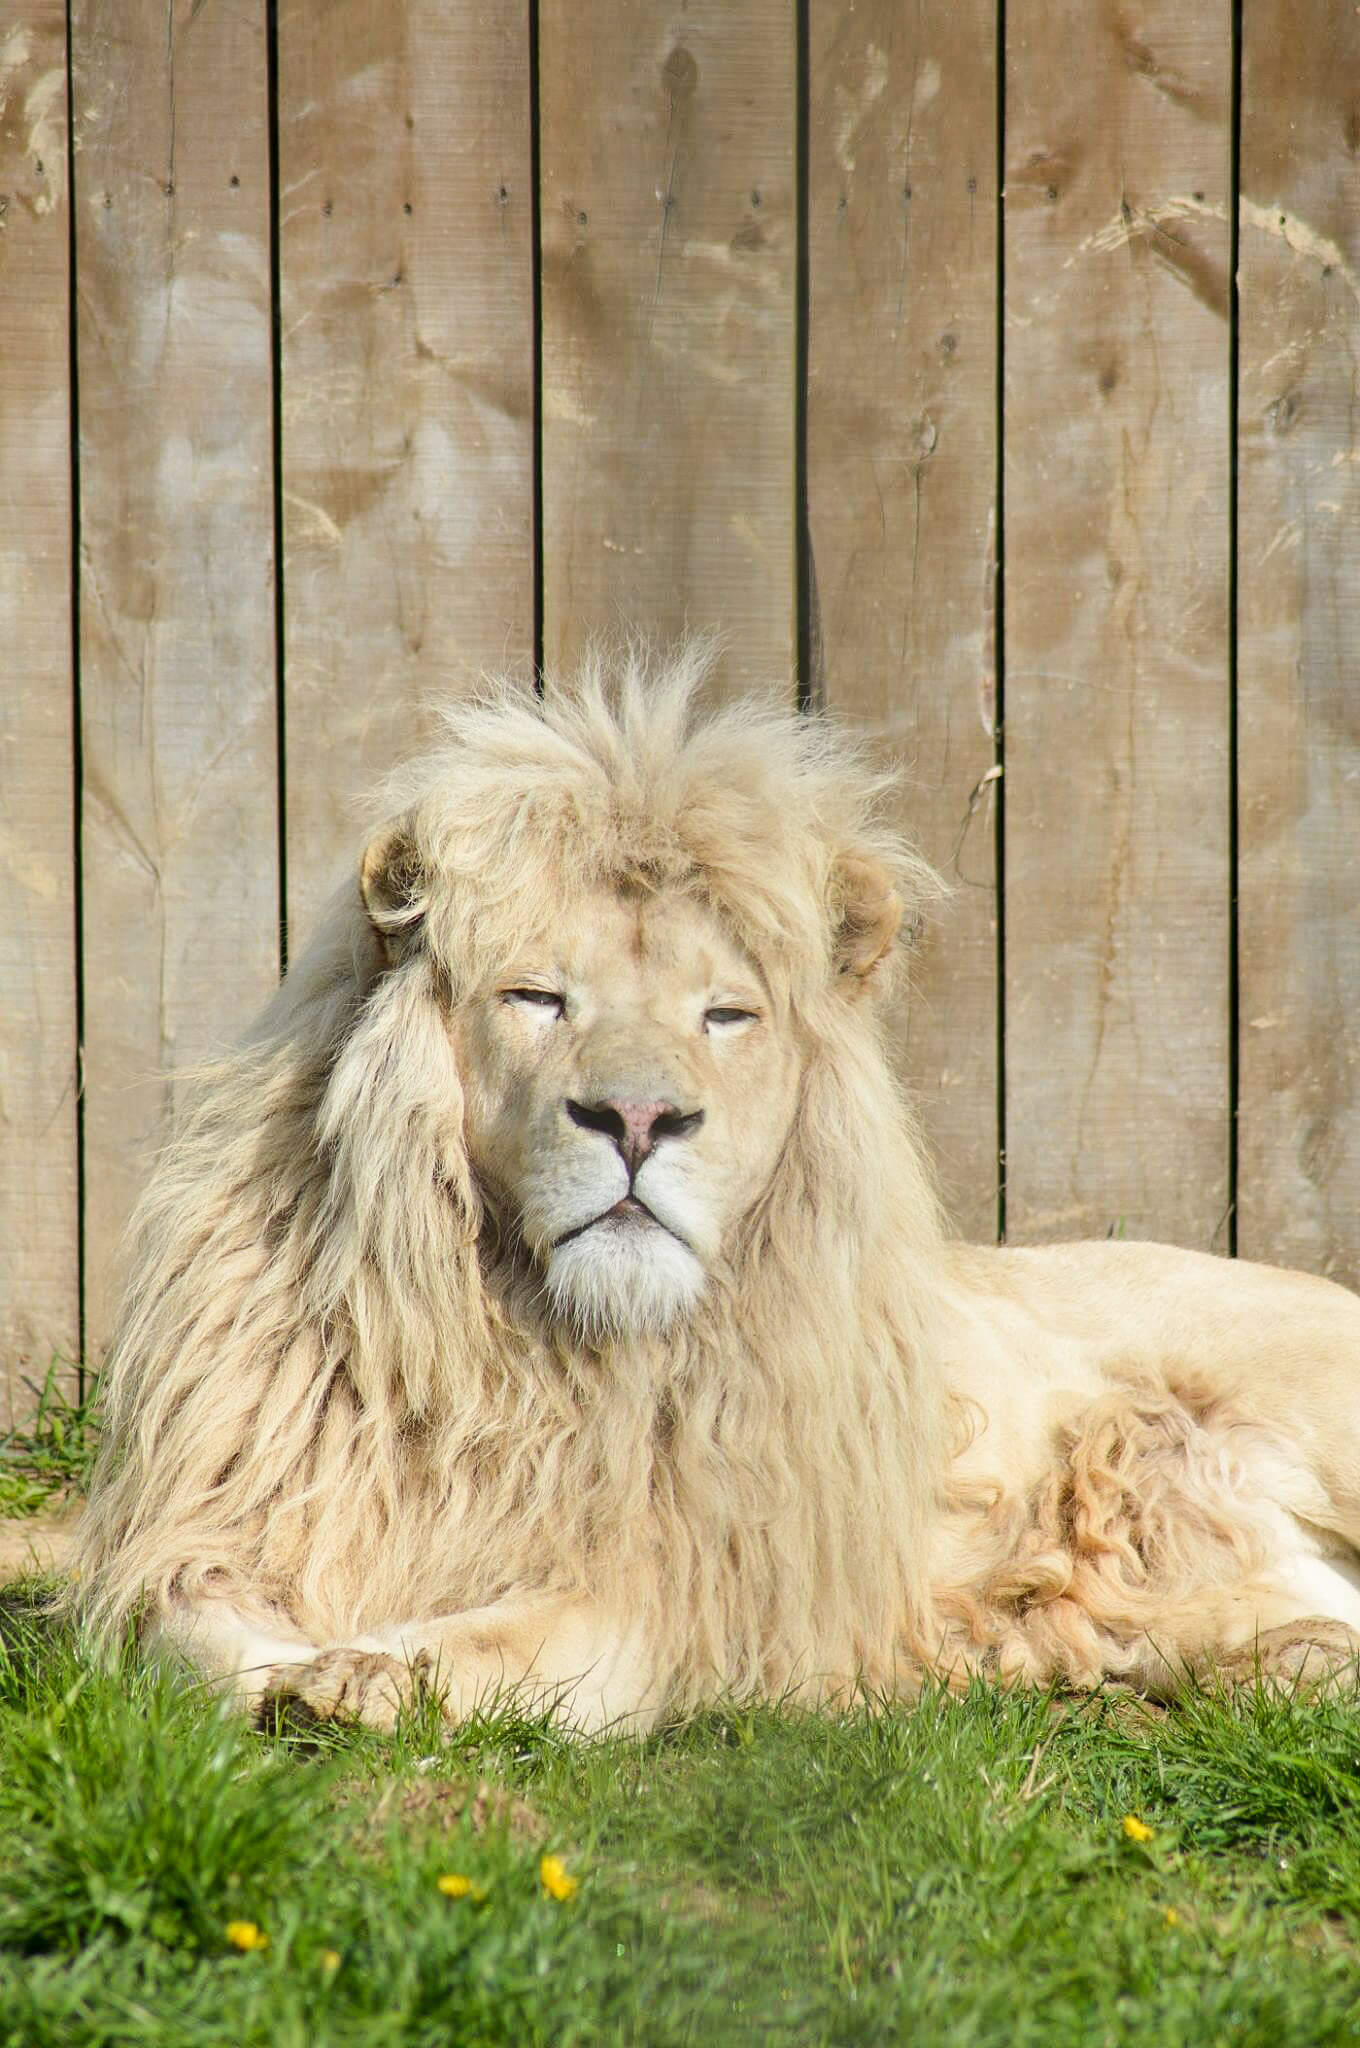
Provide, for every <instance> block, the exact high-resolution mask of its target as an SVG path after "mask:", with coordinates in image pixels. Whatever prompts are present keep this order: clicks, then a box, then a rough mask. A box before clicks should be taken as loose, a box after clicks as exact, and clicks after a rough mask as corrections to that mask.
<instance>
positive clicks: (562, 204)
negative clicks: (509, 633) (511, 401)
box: [539, 0, 796, 688]
mask: <svg viewBox="0 0 1360 2048" xmlns="http://www.w3.org/2000/svg"><path fill="white" fill-rule="evenodd" d="M539 76H540V108H541V167H542V175H541V189H542V215H543V608H544V644H545V650H546V660H547V663H548V665H549V666H551V665H553V664H570V663H571V662H573V661H574V660H575V658H576V657H577V656H578V655H579V653H580V652H581V649H582V647H583V646H584V644H585V642H586V640H587V639H588V638H589V637H590V636H591V635H592V634H594V635H598V634H600V633H602V632H603V633H610V632H615V633H617V632H618V631H619V630H620V629H623V628H629V627H635V628H638V629H640V630H642V631H644V632H646V633H648V634H651V635H653V636H657V637H660V638H662V639H666V638H673V637H674V636H675V635H677V634H679V633H680V632H682V631H683V630H685V629H686V628H702V627H708V626H716V627H718V628H720V630H721V632H722V635H723V639H724V643H725V647H726V653H725V656H724V661H723V677H724V680H725V682H726V684H727V686H728V687H730V688H738V687H742V686H749V685H750V684H752V683H762V684H766V685H769V684H776V685H779V684H783V685H784V686H786V687H789V686H790V678H791V675H792V671H793V663H794V653H795V616H794V614H795V596H794V538H795V536H794V494H793V474H794V445H795V435H794V417H795V405H794V294H795V268H796V232H795V210H794V201H795V191H794V184H795V177H794V173H795V162H794V159H795V108H796V93H795V50H794V37H793V18H792V16H791V15H790V13H789V10H788V8H787V7H785V6H783V5H782V4H779V0H750V4H749V5H746V6H743V7H740V8H734V7H731V6H729V5H727V4H726V0H693V4H691V5H688V6H685V7H682V8H680V9H676V8H675V7H673V6H671V5H669V4H663V0H637V4H636V5H634V6H631V7H628V8H607V7H596V8H582V7H580V6H577V5H572V4H569V0H542V4H541V6H540V10H539Z"/></svg>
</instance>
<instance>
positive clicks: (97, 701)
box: [71, 0, 278, 1360]
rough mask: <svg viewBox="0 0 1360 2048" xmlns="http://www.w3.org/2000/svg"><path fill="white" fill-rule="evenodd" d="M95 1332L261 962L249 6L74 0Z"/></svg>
mask: <svg viewBox="0 0 1360 2048" xmlns="http://www.w3.org/2000/svg"><path fill="white" fill-rule="evenodd" d="M71 33H72V60H73V65H74V90H75V120H76V140H77V155H76V190H75V195H74V204H75V208H76V227H77V250H76V264H77V278H78V294H77V304H78V349H79V370H80V442H81V471H80V482H81V575H80V647H81V709H82V728H83V735H84V778H85V779H84V818H83V862H84V868H83V872H84V934H83V942H84V960H85V1017H86V1034H85V1044H86V1068H85V1074H86V1096H85V1103H86V1107H85V1163H86V1223H85V1235H86V1249H87V1264H86V1272H87V1325H88V1330H87V1334H88V1342H89V1346H90V1355H91V1357H92V1359H96V1360H97V1357H98V1353H99V1349H100V1346H101V1344H102V1343H103V1341H104V1340H105V1339H106V1337H107V1334H108V1325H109V1315H110V1296H111V1292H113V1291H114V1275H113V1274H112V1273H111V1266H112V1263H113V1254H114V1250H115V1248H116V1245H117V1243H118V1240H119V1237H120V1235H121V1233H122V1230H123V1226H124V1223H125V1221H126V1217H127V1214H128V1210H129V1206H130V1204H131V1201H132V1198H133V1196H134V1194H135V1192H136V1189H137V1187H138V1185H139V1183H140V1180H141V1177H142V1174H143V1172H144V1167H145V1156H146V1151H147V1147H148V1145H149V1142H150V1141H151V1140H152V1139H153V1137H154V1136H155V1134H156V1132H157V1128H158V1126H159V1123H160V1120H161V1116H162V1112H163V1110H164V1107H165V1099H166V1093H167V1090H166V1075H167V1073H168V1072H169V1071H170V1070H172V1069H173V1068H175V1067H177V1066H182V1065H184V1064H185V1063H186V1062H190V1061H193V1060H195V1059H198V1058H202V1057H204V1056H206V1055H209V1054H210V1053H212V1052H213V1051H215V1050H217V1049H218V1048H220V1047H221V1046H222V1045H223V1044H225V1043H227V1042H229V1041H230V1039H231V1038H232V1037H233V1036H234V1035H235V1034H236V1033H237V1032H238V1031H239V1030H240V1028H241V1026H242V1024H243V1023H244V1022H245V1020H246V1018H247V1017H248V1015H249V1014H250V1012H251V1011H252V1010H253V1009H254V1008H255V1007H256V1006H257V1005H258V1003H259V1002H260V1001H261V1000H262V999H263V998H264V997H265V995H266V994H267V993H268V991H269V989H270V987H271V986H272V985H273V983H274V981H275V978H276V975H277V970H278V880H277V867H276V813H277V768H276V754H275V691H274V637H273V545H272V537H273V509H272V508H273V496H272V483H271V477H272V452H271V447H272V444H271V429H270V420H271V397H270V392H271V381H270V341H269V333H270V311H269V306H270V292H269V225H268V223H269V160H268V141H267V127H266V115H267V87H266V51H265V24H264V13H263V10H262V9H251V8H243V7H221V6H212V7H202V6H198V5H195V4H194V0H173V5H172V6H170V8H169V9H167V7H166V5H165V4H164V0H77V4H76V5H75V6H74V8H73V10H72V30H71Z"/></svg>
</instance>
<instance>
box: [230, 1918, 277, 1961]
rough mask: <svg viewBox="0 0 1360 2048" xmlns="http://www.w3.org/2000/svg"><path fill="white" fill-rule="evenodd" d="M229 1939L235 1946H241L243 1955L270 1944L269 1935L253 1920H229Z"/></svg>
mask: <svg viewBox="0 0 1360 2048" xmlns="http://www.w3.org/2000/svg"><path fill="white" fill-rule="evenodd" d="M227 1940H228V1941H229V1942H230V1943H231V1945H232V1947H233V1948H239V1949H240V1950H241V1953H242V1954H243V1955H249V1954H250V1952H251V1950H252V1949H257V1948H268V1946H269V1936H268V1935H267V1934H265V1933H263V1932H262V1930H261V1929H260V1928H258V1927H257V1926H256V1925H255V1922H254V1921H253V1920H228V1922H227Z"/></svg>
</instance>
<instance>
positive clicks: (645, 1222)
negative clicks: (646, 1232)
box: [553, 1195, 684, 1252]
mask: <svg viewBox="0 0 1360 2048" xmlns="http://www.w3.org/2000/svg"><path fill="white" fill-rule="evenodd" d="M616 1221H617V1222H619V1223H632V1224H637V1225H641V1226H642V1227H643V1228H648V1227H650V1228H653V1229H656V1230H667V1229H669V1225H667V1224H665V1223H663V1222H662V1221H661V1218H660V1217H659V1216H656V1215H654V1214H653V1213H652V1211H651V1210H650V1209H649V1208H648V1207H647V1204H646V1203H645V1202H643V1201H640V1200H639V1199H638V1197H637V1196H636V1195H624V1197H623V1198H622V1200H621V1201H618V1202H615V1203H614V1204H613V1206H612V1207H611V1208H608V1209H601V1211H600V1213H599V1215H598V1216H588V1217H587V1218H586V1220H585V1222H584V1223H578V1224H576V1226H575V1227H574V1229H571V1230H567V1231H564V1232H563V1234H562V1236H561V1237H559V1238H558V1239H557V1240H556V1242H555V1243H554V1245H553V1250H554V1251H555V1252H556V1251H560V1250H561V1249H562V1246H563V1245H564V1244H570V1243H571V1242H572V1240H573V1238H577V1237H584V1236H585V1234H586V1232H587V1231H588V1230H594V1229H595V1228H596V1227H597V1225H599V1224H601V1223H611V1222H616ZM670 1235H671V1236H672V1237H678V1235H679V1233H678V1232H677V1231H674V1230H672V1231H670ZM680 1242H681V1243H683V1242H684V1240H683V1239H681V1240H680Z"/></svg>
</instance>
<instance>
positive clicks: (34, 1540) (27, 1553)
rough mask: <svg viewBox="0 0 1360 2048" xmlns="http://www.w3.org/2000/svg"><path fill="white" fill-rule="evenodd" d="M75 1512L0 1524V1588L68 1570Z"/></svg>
mask: <svg viewBox="0 0 1360 2048" xmlns="http://www.w3.org/2000/svg"><path fill="white" fill-rule="evenodd" d="M78 1517H79V1509H78V1508H74V1507H72V1508H65V1509H59V1510H58V1511H57V1512H56V1513H51V1512H49V1513H45V1514H39V1515H25V1516H23V1517H22V1518H20V1519H19V1520H16V1521H0V1586H3V1585H9V1584H10V1583H11V1582H12V1581H13V1580H15V1579H28V1578H32V1577H33V1576H34V1575H35V1574H37V1573H42V1574H44V1575H47V1574H50V1573H54V1572H55V1573H61V1572H65V1571H67V1570H68V1569H69V1567H70V1563H71V1558H72V1555H73V1552H74V1549H75V1531H76V1522H77V1519H78Z"/></svg>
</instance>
